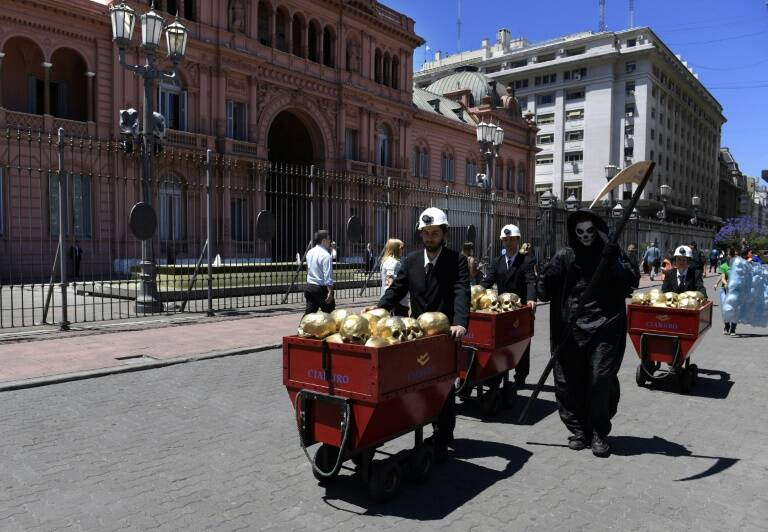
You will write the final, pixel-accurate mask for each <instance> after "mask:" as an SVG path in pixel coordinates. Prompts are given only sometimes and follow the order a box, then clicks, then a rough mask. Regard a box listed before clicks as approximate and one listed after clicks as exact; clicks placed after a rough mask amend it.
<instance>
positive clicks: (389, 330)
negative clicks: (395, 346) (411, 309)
mask: <svg viewBox="0 0 768 532" xmlns="http://www.w3.org/2000/svg"><path fill="white" fill-rule="evenodd" d="M377 330H378V336H380V337H382V338H384V339H385V340H389V339H393V340H395V341H396V342H404V341H405V340H407V339H408V327H406V325H405V323H403V320H402V319H401V318H398V317H396V316H395V317H392V318H386V319H384V320H381V321H379V325H378V327H377Z"/></svg>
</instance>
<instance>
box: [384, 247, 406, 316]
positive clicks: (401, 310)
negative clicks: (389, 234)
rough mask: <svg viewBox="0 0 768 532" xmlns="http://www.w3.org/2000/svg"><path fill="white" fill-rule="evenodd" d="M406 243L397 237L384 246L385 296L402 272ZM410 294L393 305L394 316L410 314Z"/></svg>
mask: <svg viewBox="0 0 768 532" xmlns="http://www.w3.org/2000/svg"><path fill="white" fill-rule="evenodd" d="M404 249H405V244H403V241H402V240H398V239H397V238H390V239H389V240H387V244H386V245H385V246H384V254H383V255H382V257H381V295H380V296H379V297H383V296H384V292H386V291H387V288H389V287H390V285H391V284H392V282H393V281H394V280H395V277H397V274H398V273H400V268H401V267H402V262H401V261H400V258H401V257H402V255H403V250H404ZM408 307H409V305H408V295H406V296H405V297H404V298H403V299H401V300H400V301H399V302H398V303H396V304H395V306H394V307H392V314H393V315H394V316H408V310H409V308H408Z"/></svg>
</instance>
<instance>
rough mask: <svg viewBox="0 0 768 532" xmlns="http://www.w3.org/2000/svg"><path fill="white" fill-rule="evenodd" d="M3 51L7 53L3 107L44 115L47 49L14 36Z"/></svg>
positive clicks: (0, 81) (1, 78)
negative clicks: (44, 49)
mask: <svg viewBox="0 0 768 532" xmlns="http://www.w3.org/2000/svg"><path fill="white" fill-rule="evenodd" d="M2 51H3V52H4V53H5V58H3V75H2V76H0V90H2V105H3V107H5V108H6V109H8V110H10V111H19V112H21V113H33V114H39V115H41V114H43V112H44V88H45V83H44V81H43V80H44V79H45V70H44V69H43V66H42V64H43V61H45V58H44V56H43V52H42V51H41V50H40V48H39V47H38V46H37V45H36V44H35V43H34V42H33V41H31V40H29V39H27V38H25V37H12V38H11V39H9V40H8V41H7V42H6V43H5V46H4V47H3V50H2Z"/></svg>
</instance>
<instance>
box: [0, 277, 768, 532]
mask: <svg viewBox="0 0 768 532" xmlns="http://www.w3.org/2000/svg"><path fill="white" fill-rule="evenodd" d="M709 284H711V282H708V285H709ZM547 314H548V308H547V307H542V308H541V309H540V311H539V313H538V319H537V323H536V328H537V334H536V337H535V339H534V343H533V359H534V362H533V368H532V373H531V377H530V379H529V380H534V379H535V378H536V377H537V376H538V375H539V372H540V371H541V369H542V368H543V365H544V363H545V362H546V356H547V355H546V351H547V346H548V338H547V329H548V327H547V323H546V318H547ZM714 321H715V323H714V324H713V327H712V330H711V331H710V332H709V333H708V334H707V336H706V337H705V339H704V341H703V344H702V345H701V346H700V348H699V349H698V351H696V353H695V355H694V358H695V360H696V362H697V363H698V365H699V367H700V368H701V374H700V379H699V384H698V386H697V388H695V390H694V392H693V393H692V394H691V395H689V396H684V395H680V394H678V393H677V391H676V388H673V387H672V386H669V387H666V386H659V387H656V388H655V389H648V388H638V387H637V385H636V384H635V382H634V369H635V367H636V363H637V357H636V356H635V353H634V350H633V349H632V347H628V349H627V353H626V355H625V360H624V365H623V368H622V371H621V374H620V378H621V384H622V401H621V404H620V405H619V414H618V415H617V417H616V418H615V423H614V431H613V434H612V438H611V445H612V446H613V450H614V455H613V456H612V457H611V458H609V459H607V460H601V459H597V458H595V457H593V456H592V454H591V453H590V452H589V451H588V450H585V451H581V452H574V451H571V450H569V449H567V448H566V447H565V443H566V436H567V434H566V432H565V429H564V428H563V426H562V424H561V422H560V420H559V419H558V417H557V414H556V410H555V403H554V396H553V393H552V390H551V388H547V389H545V391H544V392H543V393H542V395H541V397H540V399H539V401H538V403H537V404H536V407H535V410H534V415H533V416H532V418H533V419H532V424H531V425H530V426H520V425H517V424H515V422H514V420H516V419H517V415H518V413H519V411H520V408H521V407H522V405H523V401H522V400H519V401H518V403H517V405H516V407H515V410H514V412H513V413H505V414H502V415H501V416H500V417H499V418H498V419H496V420H494V421H492V422H484V421H482V420H480V418H479V414H478V412H477V411H476V410H475V409H474V408H473V407H471V406H470V405H462V406H460V407H459V413H460V416H459V421H458V424H457V428H456V436H457V441H456V451H455V453H454V454H453V456H452V458H451V459H449V461H448V462H446V463H443V464H438V465H436V466H435V469H434V470H433V475H432V477H431V479H430V480H429V481H428V482H427V483H426V484H424V485H413V484H406V485H405V487H404V490H403V492H402V493H401V494H400V496H399V497H398V498H397V499H396V500H395V501H393V502H390V503H387V504H373V503H370V502H368V499H367V496H366V493H365V490H364V489H362V484H361V483H360V482H359V480H358V479H357V478H355V477H354V476H353V475H352V474H351V473H349V472H343V474H342V478H340V479H339V480H338V481H337V482H336V483H335V484H333V485H331V486H330V487H329V488H328V489H327V490H326V489H325V488H323V487H320V486H318V484H317V482H316V481H315V480H314V478H313V476H312V473H311V470H310V466H309V464H308V463H307V461H306V460H305V458H304V456H303V454H302V452H301V449H300V447H299V445H298V437H297V434H296V428H295V426H294V424H293V415H292V407H291V405H290V402H289V400H288V397H287V394H286V392H285V389H284V388H283V386H282V384H281V378H282V375H281V356H280V352H279V351H267V352H263V353H255V354H251V355H243V356H235V357H229V358H223V359H217V360H208V361H200V362H195V363H190V364H184V365H181V366H173V367H168V368H161V369H154V370H150V371H142V372H136V373H127V374H120V375H113V376H107V377H102V378H97V379H90V380H82V381H75V382H70V383H63V384H57V385H51V386H44V387H39V388H32V389H27V390H19V391H12V392H4V393H2V394H0V401H2V405H3V408H2V411H1V413H0V434H2V436H0V439H1V443H0V445H2V449H3V460H2V462H0V486H1V487H2V488H1V489H0V530H4V531H5V530H7V531H17V530H46V531H47V530H59V529H67V530H95V531H109V530H118V529H126V530H150V529H152V530H260V529H272V530H292V529H308V530H354V529H371V530H373V529H386V528H393V529H397V530H411V529H421V530H423V529H427V530H437V529H442V528H446V527H447V528H449V529H451V530H469V529H477V530H582V529H591V530H604V529H616V530H764V529H765V523H766V520H768V480H767V479H768V457H766V454H765V452H764V451H765V442H766V441H768V423H767V422H766V417H765V412H766V410H767V409H768V400H766V395H765V387H764V382H765V381H766V378H767V377H768V360H766V355H765V341H766V340H765V336H764V332H765V331H764V330H760V329H751V328H749V327H740V330H739V332H740V333H742V336H741V337H738V338H730V337H726V336H722V335H721V334H720V332H721V330H720V327H721V322H720V316H719V309H717V308H716V309H715V316H714ZM529 394H530V390H525V391H523V392H522V395H526V396H527V395H529ZM403 443H407V444H409V443H410V441H404V442H403Z"/></svg>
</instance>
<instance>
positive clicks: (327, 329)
mask: <svg viewBox="0 0 768 532" xmlns="http://www.w3.org/2000/svg"><path fill="white" fill-rule="evenodd" d="M335 328H336V326H335V324H334V323H333V318H331V315H330V314H328V313H326V312H313V313H312V314H307V315H306V316H304V317H303V318H301V322H300V323H299V331H298V332H299V336H303V337H304V338H317V339H323V338H325V337H326V336H329V335H331V334H333V333H334V332H336V331H335Z"/></svg>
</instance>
